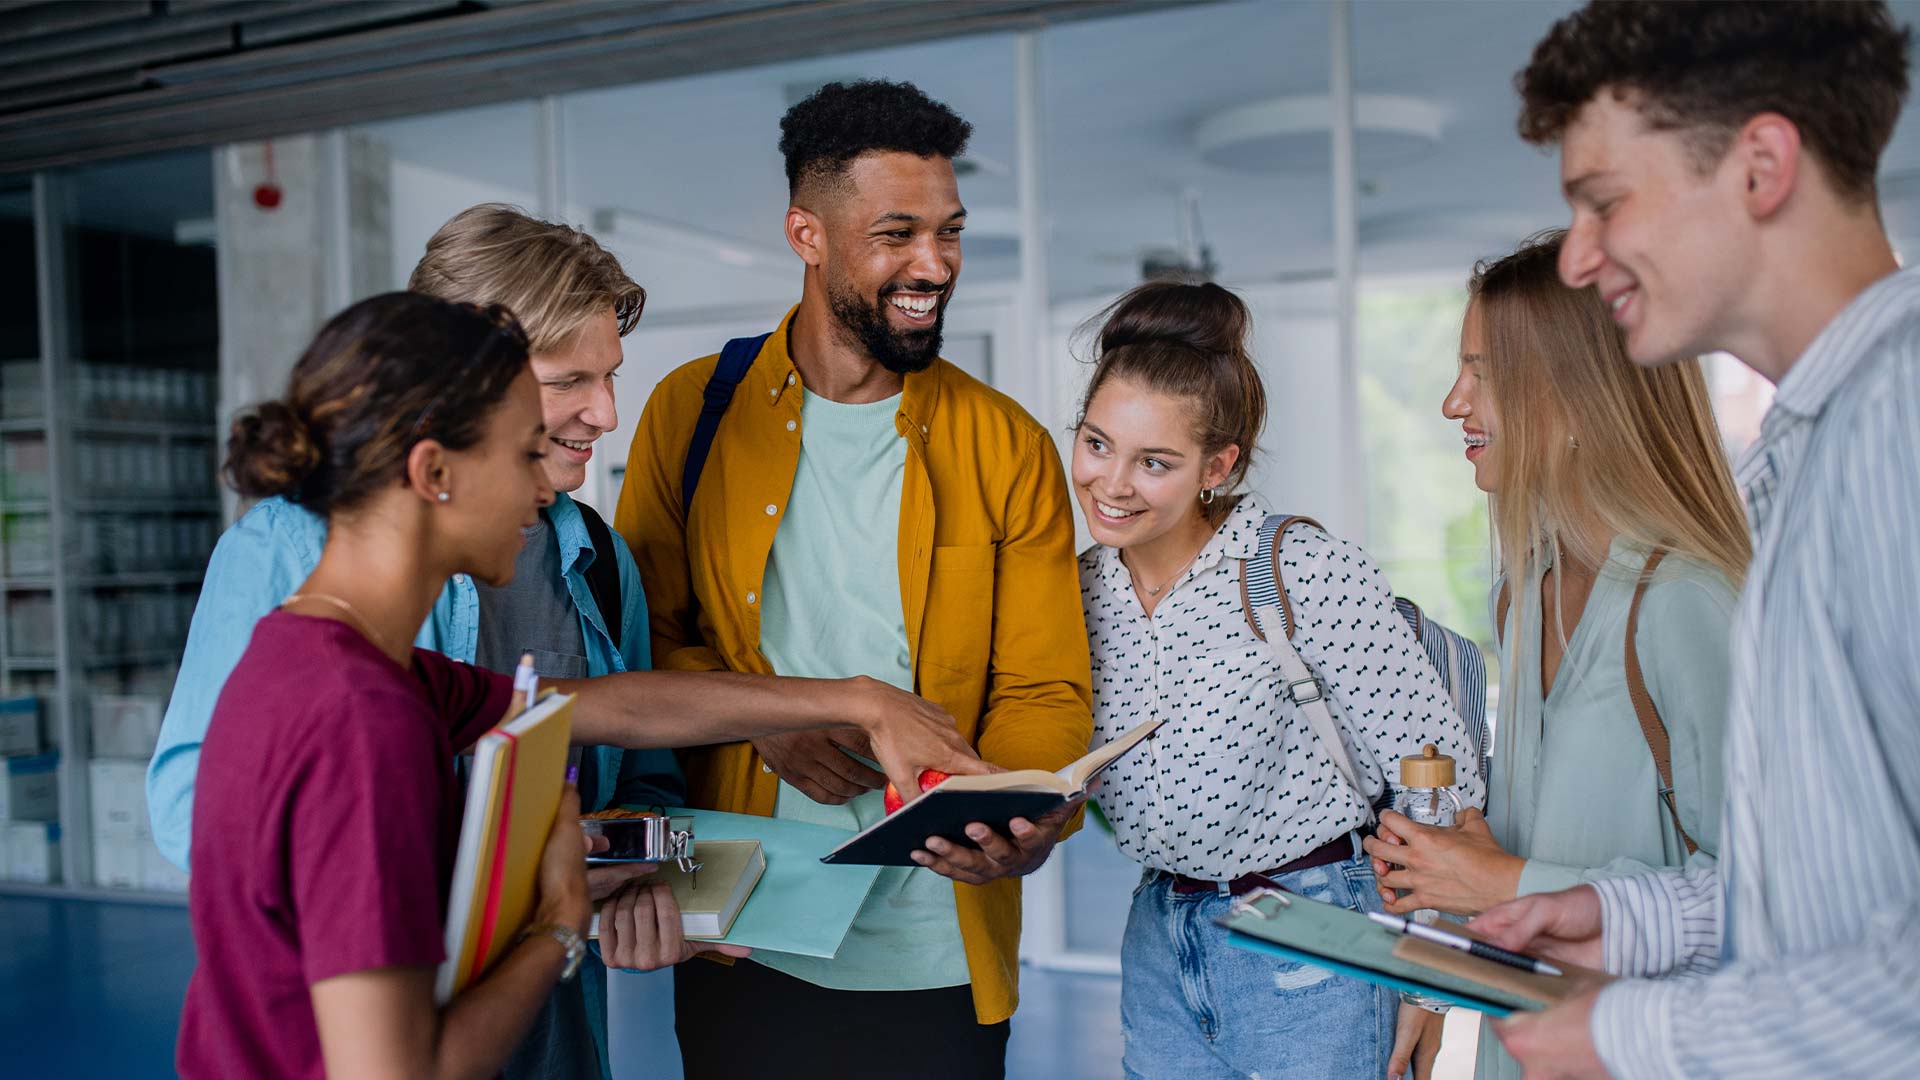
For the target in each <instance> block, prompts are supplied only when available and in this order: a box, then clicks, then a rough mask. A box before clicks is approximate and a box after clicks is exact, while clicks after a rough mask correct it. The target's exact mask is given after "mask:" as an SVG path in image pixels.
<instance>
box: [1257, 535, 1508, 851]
mask: <svg viewBox="0 0 1920 1080" xmlns="http://www.w3.org/2000/svg"><path fill="white" fill-rule="evenodd" d="M1295 525H1306V526H1309V527H1311V528H1315V529H1320V530H1321V531H1322V532H1325V531H1326V530H1325V528H1324V527H1323V526H1322V525H1321V524H1320V523H1319V522H1317V521H1315V520H1313V519H1312V518H1307V517H1300V516H1298V515H1293V516H1289V515H1283V514H1274V515H1272V516H1271V517H1268V518H1267V520H1266V521H1264V522H1262V523H1261V524H1260V546H1259V550H1258V551H1257V552H1256V553H1255V555H1254V557H1253V558H1251V559H1247V560H1245V561H1243V562H1242V563H1241V564H1240V575H1241V576H1240V595H1241V600H1242V602H1243V604H1244V605H1245V607H1246V614H1247V624H1248V625H1249V626H1251V627H1253V632H1254V633H1255V634H1257V635H1259V637H1260V638H1261V639H1262V640H1263V641H1265V642H1266V643H1267V647H1268V648H1269V649H1270V650H1271V651H1272V653H1273V656H1274V658H1275V659H1276V660H1277V661H1279V664H1280V672H1281V677H1282V679H1284V680H1285V682H1284V692H1285V693H1286V695H1287V696H1288V697H1289V698H1290V699H1291V700H1292V701H1293V703H1294V705H1295V706H1296V707H1298V708H1299V709H1300V711H1301V712H1302V713H1303V714H1304V715H1305V716H1306V718H1307V721H1308V723H1310V724H1311V725H1312V726H1313V729H1314V733H1315V734H1316V735H1318V736H1319V739H1320V741H1321V743H1322V744H1323V745H1325V746H1326V748H1327V751H1328V756H1330V757H1332V758H1333V763H1334V765H1335V766H1337V767H1338V768H1339V769H1340V772H1341V775H1342V776H1344V777H1345V778H1346V780H1347V782H1348V783H1349V784H1351V785H1353V789H1354V790H1355V791H1361V792H1364V791H1365V790H1366V788H1365V787H1364V786H1363V785H1362V784H1361V783H1360V777H1359V773H1358V771H1357V770H1356V769H1355V768H1354V767H1353V762H1352V760H1351V758H1350V756H1349V755H1348V754H1347V753H1346V748H1345V744H1344V743H1343V742H1342V741H1341V738H1340V731H1339V728H1338V726H1337V725H1336V724H1335V722H1334V719H1333V714H1332V712H1331V711H1329V710H1328V708H1327V703H1326V701H1325V700H1324V687H1323V686H1322V684H1321V682H1320V680H1319V678H1318V677H1317V676H1316V675H1315V674H1314V673H1313V671H1312V670H1311V669H1310V668H1308V667H1307V664H1306V661H1305V660H1303V659H1301V656H1300V651H1299V650H1298V649H1296V648H1294V647H1293V630H1294V624H1293V604H1292V603H1291V602H1289V601H1288V599H1287V590H1286V586H1285V582H1283V581H1282V580H1281V575H1280V537H1281V536H1282V535H1284V534H1285V533H1286V531H1287V530H1288V529H1289V528H1292V527H1293V526H1295ZM1393 605H1394V607H1395V609H1397V610H1398V611H1399V612H1400V617H1401V618H1403V619H1405V620H1407V626H1408V628H1409V629H1411V630H1412V631H1413V636H1414V637H1415V638H1416V639H1417V640H1418V641H1419V642H1420V647H1421V648H1422V649H1423V650H1425V652H1426V654H1427V662H1428V663H1430V664H1432V665H1433V670H1434V672H1435V673H1436V674H1438V675H1439V676H1440V685H1441V686H1444V687H1445V688H1446V691H1447V695H1448V697H1450V698H1451V699H1452V700H1453V708H1454V711H1455V712H1456V713H1458V714H1459V716H1460V720H1461V722H1463V723H1464V724H1465V725H1466V728H1467V744H1468V745H1469V746H1472V747H1474V748H1475V749H1476V751H1477V756H1478V757H1479V760H1478V761H1474V762H1464V763H1463V764H1465V765H1467V766H1468V767H1471V768H1477V769H1478V775H1479V776H1481V777H1485V776H1486V775H1487V754H1488V751H1489V750H1490V749H1491V747H1492V740H1491V738H1490V737H1489V734H1488V731H1487V662H1486V657H1485V656H1483V655H1481V652H1480V646H1478V645H1476V644H1474V642H1473V639H1471V638H1468V637H1466V636H1465V635H1463V634H1460V633H1458V632H1457V631H1454V630H1449V629H1448V628H1446V627H1445V626H1442V625H1440V624H1439V623H1437V622H1435V621H1433V620H1432V619H1429V618H1427V617H1426V616H1425V615H1424V614H1423V613H1422V612H1421V610H1420V605H1418V604H1416V603H1414V602H1413V601H1411V600H1408V599H1407V598H1405V597H1399V596H1397V597H1394V600H1393ZM1276 616H1277V617H1278V619H1279V623H1280V627H1281V629H1282V631H1283V632H1282V633H1280V634H1277V635H1273V636H1271V637H1270V636H1268V635H1267V633H1266V632H1265V626H1266V625H1270V624H1271V623H1272V622H1273V621H1274V619H1275V617H1276ZM1383 798H1385V796H1384V795H1383ZM1380 809H1381V807H1378V806H1376V807H1375V808H1374V810H1375V812H1376V814H1377V813H1378V811H1379V810H1380Z"/></svg>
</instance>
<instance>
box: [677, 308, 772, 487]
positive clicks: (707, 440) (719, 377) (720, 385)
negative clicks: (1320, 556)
mask: <svg viewBox="0 0 1920 1080" xmlns="http://www.w3.org/2000/svg"><path fill="white" fill-rule="evenodd" d="M772 336H773V335H772V334H770V333H769V334H761V335H760V336H759V337H751V338H734V339H733V340H732V341H729V342H727V345H726V348H723V349H721V350H720V362H719V363H717V364H715V365H714V367H713V376H712V377H711V378H709V379H708V380H707V388H706V389H705V390H703V391H701V403H700V419H699V421H698V422H696V423H695V424H694V425H693V439H692V440H691V441H690V442H688V443H687V465H686V468H685V470H684V471H682V472H681V474H680V513H681V515H682V516H683V517H684V516H685V515H687V514H689V513H691V512H692V511H693V493H694V490H695V489H696V488H698V487H699V486H700V473H701V471H702V470H704V469H705V468H706V467H707V454H708V452H709V451H711V450H712V449H713V436H714V434H715V433H716V432H718V431H719V430H720V418H721V417H722V416H725V415H726V414H727V406H728V405H730V404H732V403H733V392H734V391H735V390H738V389H739V388H740V380H742V379H744V378H746V377H747V370H748V369H749V368H751V367H753V361H754V360H755V358H757V357H758V356H759V355H760V346H762V345H764V344H766V342H767V339H768V338H770V337H772Z"/></svg>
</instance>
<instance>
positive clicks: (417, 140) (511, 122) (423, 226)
mask: <svg viewBox="0 0 1920 1080" xmlns="http://www.w3.org/2000/svg"><path fill="white" fill-rule="evenodd" d="M539 124H540V108H539V106H538V105H537V104H536V103H534V102H531V101H519V102H511V103H508V104H504V105H487V106H482V107H480V108H475V109H461V110H458V111H454V112H441V113H432V114H430V115H426V116H412V117H406V118H404V119H400V120H382V121H380V122H378V123H373V124H364V125H361V126H358V127H355V128H353V129H351V130H350V131H349V132H348V138H349V140H350V147H349V149H348V154H349V156H350V157H351V158H353V159H354V162H355V164H354V168H355V170H356V172H370V173H372V174H378V173H379V172H380V171H382V166H384V171H385V174H386V177H387V187H386V191H385V195H386V202H385V206H384V209H385V212H386V221H385V222H384V231H385V232H386V234H387V237H388V240H389V247H388V250H389V252H390V254H391V269H390V271H389V272H388V274H387V280H386V281H385V282H384V286H383V287H384V288H389V289H404V288H406V286H407V278H408V276H409V275H411V274H412V273H413V265H414V264H415V263H417V262H419V261H420V256H421V255H423V254H424V253H425V252H426V249H427V240H428V238H430V237H431V236H433V234H434V233H435V232H437V231H439V228H440V226H442V225H444V224H446V223H447V219H448V218H450V217H452V216H453V215H455V214H457V213H459V212H460V211H462V210H464V209H466V208H467V207H469V206H472V205H474V204H475V203H484V202H503V203H510V204H512V205H515V206H518V207H521V208H522V209H525V210H528V211H531V212H533V213H536V214H538V213H539V212H540V209H541V207H540V200H541V189H540V184H541V181H540V177H541V173H542V171H543V169H544V168H545V166H544V163H543V161H542V158H541V156H540V135H539V131H540V128H539ZM355 194H356V196H358V197H361V198H362V199H363V200H364V201H363V203H362V204H361V205H359V206H356V207H355V208H354V211H353V214H354V219H355V221H356V227H361V226H364V225H373V226H376V227H377V226H380V225H381V224H382V223H380V222H377V221H376V220H374V218H373V217H370V216H369V215H376V214H377V210H378V207H377V206H376V205H375V204H376V200H375V199H371V198H366V196H367V195H368V194H370V193H368V192H365V191H364V190H361V191H356V192H355ZM366 291H370V292H377V291H380V290H379V289H378V288H374V289H368V290H366ZM356 299H357V297H356Z"/></svg>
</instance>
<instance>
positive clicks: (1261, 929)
mask: <svg viewBox="0 0 1920 1080" xmlns="http://www.w3.org/2000/svg"><path fill="white" fill-rule="evenodd" d="M1218 921H1219V923H1220V925H1221V926H1224V927H1226V928H1227V930H1228V931H1229V933H1228V937H1227V940H1228V942H1229V943H1230V944H1232V945H1234V946H1236V947H1238V948H1242V949H1249V950H1252V951H1254V952H1264V953H1269V954H1272V955H1275V956H1282V957H1285V958H1287V959H1289V960H1294V961H1297V962H1300V963H1305V964H1312V965H1314V966H1315V967H1323V968H1326V969H1328V970H1330V971H1335V972H1338V973H1340V974H1342V975H1347V976H1351V977H1353V978H1356V979H1363V980H1365V981H1367V982H1370V983H1374V984H1375V985H1378V986H1387V987H1391V988H1393V989H1395V990H1410V991H1413V992H1415V993H1420V994H1429V995H1433V996H1435V997H1440V998H1444V999H1446V1000H1448V1001H1451V1002H1453V1003H1454V1004H1456V1005H1464V1006H1466V1007H1467V1008H1469V1009H1477V1010H1479V1011H1480V1012H1483V1013H1487V1014H1488V1015H1490V1016H1506V1015H1507V1014H1509V1013H1511V1012H1514V1011H1515V1010H1529V1011H1530V1010H1538V1009H1544V1008H1546V1007H1547V1006H1548V1005H1550V1004H1552V1003H1553V1002H1554V1001H1556V1000H1558V999H1559V997H1560V996H1561V995H1562V994H1563V993H1565V992H1567V991H1568V990H1570V989H1572V988H1573V984H1571V983H1569V982H1568V981H1567V979H1566V978H1565V977H1561V978H1555V977H1553V976H1547V975H1535V974H1533V973H1531V972H1526V971H1521V970H1518V969H1516V968H1510V967H1507V966H1505V965H1503V964H1499V963H1496V962H1494V961H1492V960H1483V959H1481V958H1480V957H1477V956H1468V955H1466V954H1465V953H1459V952H1454V951H1453V950H1450V949H1447V948H1444V947H1443V946H1439V945H1433V944H1431V943H1430V942H1424V941H1416V940H1412V939H1408V938H1406V937H1404V936H1403V935H1401V934H1397V933H1395V932H1394V931H1392V930H1389V929H1387V928H1386V927H1384V926H1381V925H1380V924H1379V923H1376V922H1374V921H1373V920H1371V919H1369V918H1367V917H1366V916H1365V915H1363V914H1361V913H1360V912H1357V911H1348V910H1347V909H1346V908H1342V907H1335V906H1334V905H1332V904H1326V903H1322V902H1320V901H1318V900H1311V899H1308V898H1307V897H1304V896H1299V895H1296V894H1293V893H1285V894H1277V893H1272V892H1268V891H1264V890H1263V891H1259V892H1255V893H1251V894H1249V895H1248V896H1247V897H1246V898H1245V899H1243V900H1242V901H1241V902H1240V903H1237V904H1235V905H1234V907H1233V911H1232V912H1231V913H1230V914H1228V915H1227V916H1226V917H1224V918H1222V919H1220V920H1218ZM1403 943H1404V944H1403ZM1396 947H1398V953H1397V952H1396ZM1399 954H1411V955H1414V956H1421V955H1425V956H1430V957H1431V958H1432V959H1433V960H1434V961H1435V962H1437V963H1440V964H1442V965H1444V966H1445V968H1447V969H1448V970H1441V969H1439V968H1436V967H1434V966H1432V965H1430V964H1427V963H1422V962H1419V961H1418V960H1414V959H1408V958H1407V956H1405V955H1399ZM1563 966H1564V965H1563ZM1463 971H1466V972H1478V973H1480V976H1481V977H1473V976H1470V975H1467V974H1462V973H1461V972H1463Z"/></svg>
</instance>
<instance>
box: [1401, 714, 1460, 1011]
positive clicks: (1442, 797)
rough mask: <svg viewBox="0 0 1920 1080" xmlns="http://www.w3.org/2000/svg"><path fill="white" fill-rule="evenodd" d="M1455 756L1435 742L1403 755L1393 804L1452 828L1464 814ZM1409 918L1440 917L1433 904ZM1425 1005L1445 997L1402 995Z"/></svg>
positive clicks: (1437, 1006)
mask: <svg viewBox="0 0 1920 1080" xmlns="http://www.w3.org/2000/svg"><path fill="white" fill-rule="evenodd" d="M1453 780H1454V773H1453V758H1451V757H1449V756H1447V755H1446V754H1443V753H1441V752H1440V748H1439V747H1438V746H1435V745H1434V744H1432V743H1428V744H1427V745H1425V746H1423V747H1421V748H1420V755H1419V756H1418V757H1405V758H1401V759H1400V792H1399V794H1397V795H1395V796H1394V797H1393V808H1394V809H1395V810H1398V811H1399V812H1400V813H1402V814H1405V815H1407V817H1408V818H1409V819H1411V820H1412V821H1415V822H1417V823H1419V824H1421V825H1437V826H1440V827H1443V828H1452V827H1453V823H1454V819H1455V818H1457V817H1459V815H1460V805H1461V804H1460V796H1459V795H1458V794H1457V793H1456V792H1455V791H1454V790H1453ZM1408 918H1411V919H1413V920H1414V921H1415V922H1421V923H1426V924H1428V925H1429V926H1431V925H1432V924H1433V923H1434V922H1435V921H1437V920H1438V919H1439V918H1440V913H1439V912H1437V911H1435V910H1433V909H1432V908H1421V909H1420V910H1418V911H1415V912H1413V913H1412V914H1411V915H1409V916H1408ZM1401 996H1402V998H1403V999H1404V1000H1406V1001H1409V1002H1412V1003H1413V1004H1415V1005H1418V1006H1420V1007H1421V1008H1423V1009H1430V1010H1432V1011H1435V1012H1439V1011H1440V1010H1441V1009H1443V1008H1445V1006H1446V1001H1445V1000H1444V999H1442V998H1435V997H1429V996H1428V995H1425V994H1416V993H1412V992H1407V993H1405V994H1402V995H1401Z"/></svg>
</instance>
